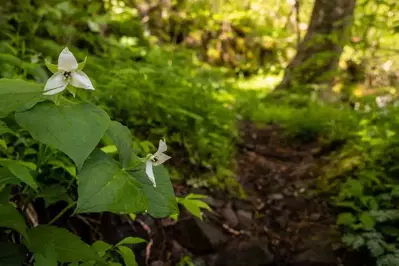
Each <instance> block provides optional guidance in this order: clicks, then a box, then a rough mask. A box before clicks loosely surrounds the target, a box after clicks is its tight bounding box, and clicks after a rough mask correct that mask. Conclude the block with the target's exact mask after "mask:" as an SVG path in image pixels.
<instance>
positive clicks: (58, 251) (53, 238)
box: [28, 225, 101, 262]
mask: <svg viewBox="0 0 399 266" xmlns="http://www.w3.org/2000/svg"><path fill="white" fill-rule="evenodd" d="M28 236H29V242H28V248H29V250H30V251H31V252H33V253H38V254H40V255H42V256H44V257H46V258H53V257H55V259H56V260H57V261H60V262H78V261H82V260H96V261H100V262H101V258H100V257H99V256H98V255H97V253H96V252H95V250H94V249H92V248H91V247H90V246H88V245H87V244H86V243H84V242H83V241H82V240H80V238H79V237H77V236H76V235H74V234H72V233H71V232H69V231H67V230H66V229H63V228H58V227H55V226H48V225H40V226H38V227H35V228H32V229H30V230H29V231H28Z"/></svg>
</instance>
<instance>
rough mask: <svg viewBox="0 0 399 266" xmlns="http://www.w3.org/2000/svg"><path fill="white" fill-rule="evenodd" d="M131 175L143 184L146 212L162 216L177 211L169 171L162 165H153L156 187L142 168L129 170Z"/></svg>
mask: <svg viewBox="0 0 399 266" xmlns="http://www.w3.org/2000/svg"><path fill="white" fill-rule="evenodd" d="M131 175H132V176H134V177H135V178H136V179H137V180H138V181H140V182H141V184H142V185H143V190H144V194H145V195H146V197H147V199H148V204H149V206H148V210H147V212H148V213H149V214H150V215H151V216H153V217H156V218H162V217H167V216H169V215H172V214H176V213H179V208H178V207H177V201H176V197H175V193H174V191H173V186H172V183H171V182H170V177H169V173H168V171H167V170H166V169H165V167H164V166H163V165H159V166H154V176H155V179H156V181H157V186H156V187H154V186H153V184H152V183H151V181H150V180H149V179H148V177H147V175H146V173H145V172H144V170H141V171H136V172H131Z"/></svg>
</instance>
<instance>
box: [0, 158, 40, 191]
mask: <svg viewBox="0 0 399 266" xmlns="http://www.w3.org/2000/svg"><path fill="white" fill-rule="evenodd" d="M0 165H1V166H3V167H7V168H8V170H10V172H11V173H12V174H13V175H14V176H15V177H16V178H18V179H19V180H21V181H22V182H24V183H25V184H27V185H29V186H30V187H31V188H33V189H35V190H36V189H37V184H36V181H35V180H34V179H33V177H32V175H31V174H30V172H29V170H28V168H26V167H25V166H24V165H22V164H21V163H19V162H18V161H14V160H9V159H0ZM0 175H1V173H0ZM0 179H1V177H0Z"/></svg>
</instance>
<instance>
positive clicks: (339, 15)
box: [276, 0, 356, 92]
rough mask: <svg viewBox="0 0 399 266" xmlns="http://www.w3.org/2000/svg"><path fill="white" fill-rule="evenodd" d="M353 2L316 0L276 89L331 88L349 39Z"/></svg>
mask: <svg viewBox="0 0 399 266" xmlns="http://www.w3.org/2000/svg"><path fill="white" fill-rule="evenodd" d="M355 5H356V0H316V1H315V4H314V7H313V11H312V17H311V21H310V24H309V27H308V31H307V33H306V36H305V38H304V39H303V41H302V42H301V43H300V44H299V46H298V51H297V54H296V55H295V57H294V59H293V60H292V61H291V62H290V64H289V65H288V66H287V68H286V69H285V73H284V78H283V81H282V82H281V83H280V84H279V85H278V86H277V88H276V89H289V90H303V92H309V89H310V88H311V87H312V86H313V85H321V86H322V88H325V87H331V85H332V82H333V78H334V75H335V74H336V71H337V67H338V61H339V58H340V56H341V54H342V50H343V48H344V46H345V44H346V42H347V40H348V39H349V36H350V28H351V27H350V26H351V22H352V17H353V13H354V9H355Z"/></svg>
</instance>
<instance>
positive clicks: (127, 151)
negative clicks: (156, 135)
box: [107, 121, 133, 167]
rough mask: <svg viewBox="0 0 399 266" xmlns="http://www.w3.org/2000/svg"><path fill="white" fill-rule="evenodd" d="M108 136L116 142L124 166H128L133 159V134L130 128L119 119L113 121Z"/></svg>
mask: <svg viewBox="0 0 399 266" xmlns="http://www.w3.org/2000/svg"><path fill="white" fill-rule="evenodd" d="M107 134H108V136H109V137H110V138H111V139H112V141H113V142H114V143H115V146H116V148H117V149H118V151H119V157H120V161H121V162H122V166H123V167H128V165H129V164H130V162H131V160H132V147H133V141H132V134H131V133H130V130H129V129H128V128H127V127H125V126H123V125H122V124H121V123H119V122H117V121H112V122H111V125H110V127H109V128H108V131H107Z"/></svg>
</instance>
